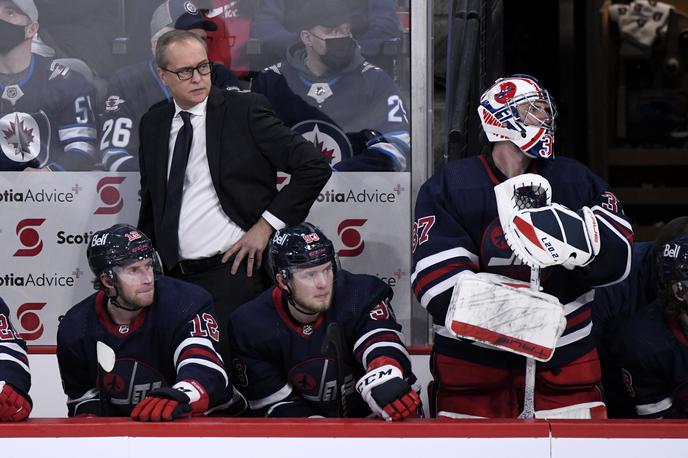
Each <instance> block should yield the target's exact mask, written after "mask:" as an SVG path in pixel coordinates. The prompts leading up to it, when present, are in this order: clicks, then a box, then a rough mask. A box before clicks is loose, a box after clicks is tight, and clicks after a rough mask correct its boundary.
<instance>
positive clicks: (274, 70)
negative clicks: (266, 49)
mask: <svg viewBox="0 0 688 458" xmlns="http://www.w3.org/2000/svg"><path fill="white" fill-rule="evenodd" d="M263 72H264V73H268V72H272V73H277V74H278V75H281V74H282V62H277V63H276V64H274V65H270V66H269V67H266V68H264V69H263Z"/></svg>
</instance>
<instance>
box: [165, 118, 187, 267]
mask: <svg viewBox="0 0 688 458" xmlns="http://www.w3.org/2000/svg"><path fill="white" fill-rule="evenodd" d="M179 115H180V116H181V118H182V121H183V122H184V125H183V126H182V127H181V129H179V133H178V134H177V140H176V141H175V143H174V152H173V156H172V165H171V166H170V174H169V178H168V179H167V194H166V196H165V209H164V210H163V213H162V224H161V225H160V229H161V232H162V234H161V235H162V237H158V238H157V242H158V250H159V251H160V256H161V257H162V262H163V263H164V264H165V267H166V268H167V270H170V269H172V268H173V267H174V266H175V264H177V261H178V260H179V238H178V235H177V234H178V230H179V212H180V210H181V208H182V191H183V189H184V175H185V174H186V162H187V160H188V159H189V151H191V140H192V139H193V127H191V113H189V112H188V111H180V112H179Z"/></svg>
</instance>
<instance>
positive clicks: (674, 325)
mask: <svg viewBox="0 0 688 458" xmlns="http://www.w3.org/2000/svg"><path fill="white" fill-rule="evenodd" d="M669 329H671V333H672V334H673V335H674V337H676V340H678V341H679V342H680V343H681V345H683V346H684V347H688V339H686V334H685V333H684V332H683V328H682V327H681V323H679V322H678V320H671V321H670V322H669Z"/></svg>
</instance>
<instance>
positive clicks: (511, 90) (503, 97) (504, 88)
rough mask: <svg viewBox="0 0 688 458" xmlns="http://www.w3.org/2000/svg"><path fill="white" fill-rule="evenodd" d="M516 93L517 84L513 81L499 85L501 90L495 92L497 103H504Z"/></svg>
mask: <svg viewBox="0 0 688 458" xmlns="http://www.w3.org/2000/svg"><path fill="white" fill-rule="evenodd" d="M514 95H516V85H515V84H514V83H513V82H511V81H507V82H504V83H502V84H500V85H499V92H497V93H496V94H495V96H494V98H495V101H496V102H497V103H500V104H502V105H503V104H505V103H506V102H508V101H509V100H511V99H513V98H514Z"/></svg>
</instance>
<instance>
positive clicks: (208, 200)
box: [167, 98, 286, 259]
mask: <svg viewBox="0 0 688 458" xmlns="http://www.w3.org/2000/svg"><path fill="white" fill-rule="evenodd" d="M207 103H208V99H207V98H206V99H205V100H204V101H203V102H201V103H199V104H198V105H195V106H193V107H191V108H189V109H188V110H182V109H181V108H180V107H179V105H177V103H176V102H175V104H174V107H175V111H174V117H173V118H172V129H171V130H170V141H169V151H170V154H169V159H168V162H167V176H168V178H169V173H170V166H171V165H172V155H173V151H174V144H175V142H176V141H177V134H178V133H179V130H180V129H181V127H182V125H183V124H184V122H183V121H182V118H181V116H179V112H180V111H187V112H189V113H191V126H192V127H193V141H192V143H191V151H190V152H189V159H188V161H187V164H186V174H185V176H184V190H183V192H182V208H181V211H180V215H179V230H178V233H179V257H180V259H200V258H208V257H211V256H215V255H216V254H220V253H224V252H225V251H227V250H228V249H229V248H230V247H231V246H232V245H233V244H235V243H236V242H237V241H238V240H239V239H240V238H241V237H242V236H243V235H244V234H245V232H244V231H243V230H242V229H241V228H240V227H239V226H237V225H236V224H235V223H234V222H233V221H232V220H231V219H230V218H229V216H227V214H226V213H225V212H224V211H223V210H222V206H221V205H220V199H219V198H218V196H217V193H216V192H215V187H214V186H213V181H212V178H211V177H210V167H209V166H208V157H207V155H206V139H205V132H206V130H205V127H206V124H205V123H206V105H207ZM263 217H264V218H265V219H266V220H267V221H268V223H270V225H271V226H273V227H274V228H275V229H282V228H284V227H285V226H286V225H285V224H284V222H282V221H281V220H280V219H279V218H277V217H275V216H274V215H272V214H270V213H269V212H267V211H265V212H264V213H263Z"/></svg>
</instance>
